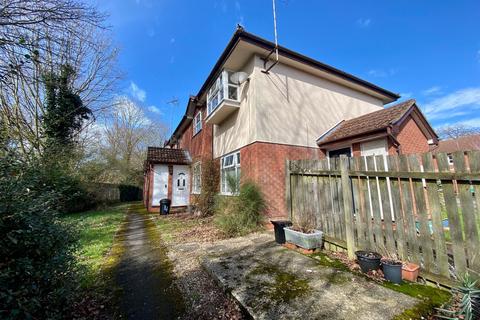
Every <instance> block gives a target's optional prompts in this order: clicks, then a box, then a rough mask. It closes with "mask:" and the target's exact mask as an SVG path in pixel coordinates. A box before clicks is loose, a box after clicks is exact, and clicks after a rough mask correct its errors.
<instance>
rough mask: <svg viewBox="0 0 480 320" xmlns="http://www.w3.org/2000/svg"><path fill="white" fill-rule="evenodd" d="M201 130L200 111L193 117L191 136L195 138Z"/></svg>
mask: <svg viewBox="0 0 480 320" xmlns="http://www.w3.org/2000/svg"><path fill="white" fill-rule="evenodd" d="M198 127H199V128H198ZM202 129H203V124H202V110H200V111H198V113H197V114H196V115H195V117H193V136H196V135H197V134H198V133H199V132H200V131H202Z"/></svg>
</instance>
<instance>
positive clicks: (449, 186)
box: [286, 151, 480, 283]
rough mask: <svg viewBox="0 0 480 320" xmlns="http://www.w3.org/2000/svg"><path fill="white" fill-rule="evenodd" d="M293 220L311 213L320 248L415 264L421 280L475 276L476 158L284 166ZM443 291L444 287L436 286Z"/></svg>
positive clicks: (478, 231)
mask: <svg viewBox="0 0 480 320" xmlns="http://www.w3.org/2000/svg"><path fill="white" fill-rule="evenodd" d="M287 166H288V168H287V174H288V175H289V177H287V178H286V181H288V183H287V191H286V193H287V201H289V203H288V205H287V207H289V208H291V215H292V219H293V220H294V221H295V215H301V214H304V213H305V212H306V211H311V212H313V213H314V215H315V217H316V221H317V227H318V228H320V229H322V230H323V232H324V234H325V237H326V241H327V243H332V244H333V245H334V246H335V247H338V246H342V247H344V248H345V249H348V250H347V251H348V253H349V256H350V257H352V256H353V251H354V250H356V249H371V250H376V251H379V252H381V253H382V254H384V255H390V256H393V255H397V256H398V257H399V258H400V259H402V260H405V261H411V262H415V263H417V264H419V265H420V266H421V268H422V274H423V275H424V277H427V278H430V279H433V280H434V281H438V279H442V281H443V280H445V281H448V280H451V279H456V278H458V276H461V275H462V274H464V273H465V272H467V271H468V272H469V273H471V274H473V275H480V256H479V255H480V253H479V252H478V250H479V248H480V152H477V151H475V152H458V153H455V154H454V155H453V164H451V163H449V160H448V156H447V155H446V154H442V153H440V154H435V155H434V154H431V153H426V154H423V155H421V156H419V155H409V156H404V155H401V156H388V157H384V156H367V157H359V158H353V159H346V158H343V157H342V158H336V159H329V160H296V161H288V162H287ZM443 283H446V282H443Z"/></svg>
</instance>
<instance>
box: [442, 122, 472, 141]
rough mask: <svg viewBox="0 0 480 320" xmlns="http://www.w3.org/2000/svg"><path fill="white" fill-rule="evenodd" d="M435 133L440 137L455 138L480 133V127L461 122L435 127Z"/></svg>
mask: <svg viewBox="0 0 480 320" xmlns="http://www.w3.org/2000/svg"><path fill="white" fill-rule="evenodd" d="M437 133H438V135H439V136H440V138H442V139H457V138H460V137H464V136H470V135H474V134H480V127H470V126H465V125H463V124H457V125H452V126H445V127H442V128H439V129H437Z"/></svg>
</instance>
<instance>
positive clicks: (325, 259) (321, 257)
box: [309, 251, 350, 272]
mask: <svg viewBox="0 0 480 320" xmlns="http://www.w3.org/2000/svg"><path fill="white" fill-rule="evenodd" d="M309 256H310V257H311V258H313V259H315V261H317V263H318V264H320V265H322V266H325V267H331V268H335V269H338V270H341V271H348V272H350V269H349V268H348V267H347V266H346V265H345V264H344V263H343V262H342V261H340V260H338V259H335V258H330V257H329V256H328V255H326V254H325V253H323V252H321V251H319V252H315V253H313V254H311V255H309Z"/></svg>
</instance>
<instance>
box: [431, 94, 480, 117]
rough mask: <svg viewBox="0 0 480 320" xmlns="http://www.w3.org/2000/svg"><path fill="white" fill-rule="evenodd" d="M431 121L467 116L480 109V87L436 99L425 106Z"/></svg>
mask: <svg viewBox="0 0 480 320" xmlns="http://www.w3.org/2000/svg"><path fill="white" fill-rule="evenodd" d="M423 109H424V110H425V114H426V115H427V117H428V118H429V119H448V118H453V117H455V116H462V115H463V116H465V115H468V114H472V113H473V112H475V110H477V109H480V87H477V88H466V89H461V90H458V91H455V92H453V93H450V94H448V95H446V96H443V97H440V98H436V99H435V100H433V101H431V102H429V103H427V104H426V105H424V107H423Z"/></svg>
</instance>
